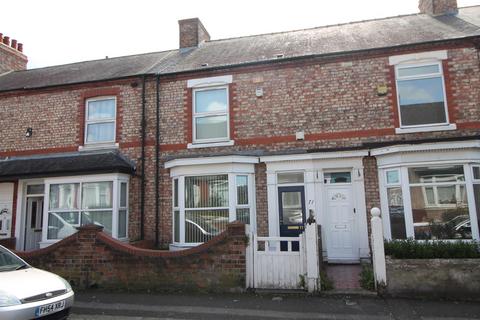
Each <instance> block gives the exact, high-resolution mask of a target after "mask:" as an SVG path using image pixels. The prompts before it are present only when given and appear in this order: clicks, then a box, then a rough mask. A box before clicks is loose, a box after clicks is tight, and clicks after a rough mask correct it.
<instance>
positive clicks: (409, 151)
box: [371, 140, 480, 241]
mask: <svg viewBox="0 0 480 320" xmlns="http://www.w3.org/2000/svg"><path fill="white" fill-rule="evenodd" d="M371 154H372V155H373V156H375V157H376V158H377V165H378V168H379V184H380V200H381V205H382V210H381V211H382V218H383V222H384V233H385V237H386V238H387V239H406V238H412V239H416V240H467V241H468V240H476V241H478V240H480V234H479V229H480V219H479V217H480V214H479V213H480V140H469V141H454V142H451V141H449V142H435V143H425V144H406V145H396V146H388V147H385V148H379V149H374V150H372V151H371Z"/></svg>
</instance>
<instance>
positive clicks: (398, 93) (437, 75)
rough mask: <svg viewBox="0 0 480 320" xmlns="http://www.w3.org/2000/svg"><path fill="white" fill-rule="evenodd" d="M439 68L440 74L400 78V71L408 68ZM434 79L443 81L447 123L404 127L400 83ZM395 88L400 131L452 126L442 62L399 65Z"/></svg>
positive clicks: (396, 71) (396, 68)
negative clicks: (434, 66) (433, 66)
mask: <svg viewBox="0 0 480 320" xmlns="http://www.w3.org/2000/svg"><path fill="white" fill-rule="evenodd" d="M432 65H436V66H438V70H439V72H436V73H425V74H422V75H414V76H400V75H399V69H408V68H418V67H425V66H432ZM433 78H440V79H441V80H442V81H441V82H442V90H443V102H444V103H443V107H444V112H445V122H441V123H427V124H415V125H404V124H403V123H402V112H401V109H402V106H401V105H400V92H399V88H398V83H399V82H400V81H408V80H421V79H433ZM395 86H396V92H397V97H396V99H397V107H398V118H399V123H400V129H411V128H429V127H438V126H448V125H449V124H450V119H449V116H448V102H447V93H446V88H445V77H444V72H443V65H442V62H441V61H438V60H430V61H424V62H417V63H408V64H398V65H396V66H395Z"/></svg>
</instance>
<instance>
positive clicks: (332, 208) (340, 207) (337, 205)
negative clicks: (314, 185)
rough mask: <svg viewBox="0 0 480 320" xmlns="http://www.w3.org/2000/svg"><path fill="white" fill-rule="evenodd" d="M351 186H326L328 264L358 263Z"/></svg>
mask: <svg viewBox="0 0 480 320" xmlns="http://www.w3.org/2000/svg"><path fill="white" fill-rule="evenodd" d="M354 215H355V212H354V208H353V196H352V186H351V185H342V186H331V185H330V186H327V199H326V216H327V225H326V227H325V228H324V230H326V232H327V234H326V240H327V256H328V261H330V262H347V263H348V262H358V261H359V253H358V244H357V241H356V238H357V237H356V234H355V223H354V222H355V216H354Z"/></svg>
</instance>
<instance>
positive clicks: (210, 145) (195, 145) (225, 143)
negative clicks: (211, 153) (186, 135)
mask: <svg viewBox="0 0 480 320" xmlns="http://www.w3.org/2000/svg"><path fill="white" fill-rule="evenodd" d="M234 144H235V141H233V140H229V141H221V142H206V143H189V144H188V145H187V149H196V148H214V147H228V146H233V145H234Z"/></svg>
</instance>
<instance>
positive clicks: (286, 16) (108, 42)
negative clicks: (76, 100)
mask: <svg viewBox="0 0 480 320" xmlns="http://www.w3.org/2000/svg"><path fill="white" fill-rule="evenodd" d="M458 5H459V6H460V7H462V6H471V5H480V0H458ZM0 10H1V12H2V18H1V19H0V33H3V34H4V35H7V36H10V37H11V38H13V39H17V40H18V41H19V42H21V43H23V44H24V53H25V54H26V55H27V56H28V58H29V63H28V68H29V69H31V68H39V67H45V66H51V65H59V64H65V63H71V62H79V61H85V60H94V59H103V58H105V57H106V56H109V57H117V56H124V55H131V54H138V53H147V52H155V51H163V50H170V49H176V48H178V20H180V19H186V18H193V17H198V18H200V20H201V21H202V23H203V24H204V26H205V27H206V29H207V30H208V32H209V33H210V36H211V38H212V39H224V38H232V37H239V36H248V35H253V34H262V33H270V32H279V31H288V30H295V29H304V28H312V27H318V26H323V25H330V24H337V23H345V22H351V21H358V20H367V19H374V18H382V17H388V16H396V15H401V14H410V13H417V12H418V0H294V1H292V0H288V1H287V0H240V1H228V0H197V1H195V0H177V1H170V0H165V1H162V0H128V1H127V0H41V1H40V0H2V4H1V9H0Z"/></svg>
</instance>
